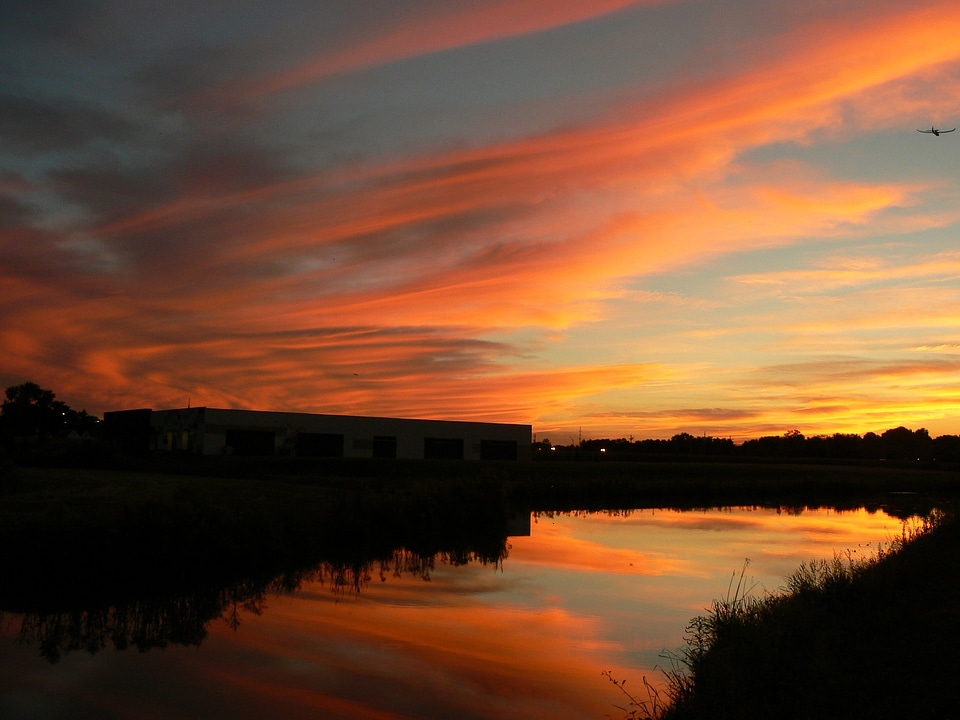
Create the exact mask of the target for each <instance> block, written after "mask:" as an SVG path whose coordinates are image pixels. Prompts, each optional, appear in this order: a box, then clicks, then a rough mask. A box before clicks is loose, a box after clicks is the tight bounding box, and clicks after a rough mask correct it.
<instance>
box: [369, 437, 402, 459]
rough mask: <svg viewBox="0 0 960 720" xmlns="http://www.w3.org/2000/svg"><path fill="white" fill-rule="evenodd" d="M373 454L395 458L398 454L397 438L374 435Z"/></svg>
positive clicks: (378, 456) (376, 456)
mask: <svg viewBox="0 0 960 720" xmlns="http://www.w3.org/2000/svg"><path fill="white" fill-rule="evenodd" d="M373 456H374V457H375V458H395V457H396V456H397V439H396V438H395V437H387V436H385V435H377V436H376V437H374V438H373Z"/></svg>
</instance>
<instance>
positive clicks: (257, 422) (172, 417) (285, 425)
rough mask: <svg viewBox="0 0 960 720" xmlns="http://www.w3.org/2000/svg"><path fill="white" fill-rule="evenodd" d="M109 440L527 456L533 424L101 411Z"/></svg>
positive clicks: (385, 454)
mask: <svg viewBox="0 0 960 720" xmlns="http://www.w3.org/2000/svg"><path fill="white" fill-rule="evenodd" d="M103 419H104V431H105V433H106V435H107V436H108V437H109V438H111V439H112V440H113V441H114V442H117V443H118V444H120V445H122V446H124V447H126V448H129V449H136V450H142V451H157V452H188V453H194V454H198V455H299V456H309V457H348V458H411V459H416V458H420V459H444V460H529V459H530V445H531V438H532V428H531V426H530V425H507V424H501V423H482V422H458V421H450V420H407V419H401V418H378V417H362V416H351V415H316V414H312V413H283V412H264V411H258V410H224V409H218V408H208V407H197V408H181V409H178V410H151V409H138V410H118V411H115V412H108V413H104V416H103Z"/></svg>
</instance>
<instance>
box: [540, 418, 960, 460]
mask: <svg viewBox="0 0 960 720" xmlns="http://www.w3.org/2000/svg"><path fill="white" fill-rule="evenodd" d="M533 456H534V458H535V459H540V460H543V459H551V460H640V459H644V458H651V457H657V458H663V459H666V458H669V459H673V460H683V459H688V458H701V459H703V458H718V459H726V460H743V461H755V460H769V459H773V460H777V461H802V462H811V461H813V462H835V461H860V462H863V461H866V462H881V461H882V462H891V463H925V464H931V463H940V464H958V463H960V436H957V435H941V436H939V437H936V438H932V437H930V433H929V432H928V431H927V430H926V429H925V428H920V429H919V430H910V429H908V428H905V427H902V426H901V427H896V428H892V429H890V430H885V431H884V432H882V433H880V434H877V433H874V432H868V433H866V434H865V435H863V436H860V435H856V434H848V433H834V434H833V435H814V436H811V437H806V436H804V434H803V433H801V432H800V431H798V430H791V431H789V432H787V433H784V434H783V435H778V436H764V437H759V438H755V439H751V440H746V441H744V442H742V443H740V444H739V445H738V444H736V443H734V442H733V440H732V439H730V438H718V437H711V436H707V435H703V436H695V435H691V434H689V433H679V434H677V435H674V436H673V437H672V438H670V439H668V440H664V439H659V440H658V439H647V440H633V439H627V438H617V439H599V440H583V441H580V442H579V443H576V444H571V445H554V444H551V443H550V441H549V440H543V441H541V442H536V443H534V445H533Z"/></svg>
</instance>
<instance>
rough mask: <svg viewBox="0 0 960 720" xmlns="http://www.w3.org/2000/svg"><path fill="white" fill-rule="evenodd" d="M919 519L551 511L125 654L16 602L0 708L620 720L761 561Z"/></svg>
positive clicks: (778, 560) (771, 583)
mask: <svg viewBox="0 0 960 720" xmlns="http://www.w3.org/2000/svg"><path fill="white" fill-rule="evenodd" d="M524 519H525V518H524ZM902 525H903V523H902V521H901V520H899V519H897V518H895V517H892V516H890V515H887V514H886V513H885V512H883V511H882V510H880V511H874V512H868V511H867V510H862V509H861V510H855V511H842V512H841V511H836V510H827V509H818V510H804V511H803V512H799V513H796V512H794V513H791V512H786V511H780V510H776V509H757V508H736V509H717V510H708V511H673V510H637V511H630V512H622V511H621V512H616V513H580V514H538V515H535V516H532V517H531V518H530V524H529V526H528V528H527V526H526V524H525V522H522V523H521V527H520V528H519V529H518V530H517V533H518V534H516V535H514V536H511V537H509V539H508V544H507V550H508V552H507V554H506V556H505V557H504V558H503V559H502V560H501V561H500V562H492V563H483V562H480V561H473V562H466V563H463V562H460V561H457V562H454V561H453V560H452V559H451V558H449V557H443V556H440V557H437V558H435V559H433V560H432V561H427V562H424V561H423V559H422V558H410V557H405V556H404V555H403V554H402V553H398V555H397V558H396V562H392V563H387V564H385V565H384V566H383V567H381V565H380V564H377V565H374V566H372V567H369V568H364V569H361V572H360V573H359V574H358V575H356V576H355V577H354V578H353V580H355V581H357V582H356V583H354V582H352V581H351V582H347V583H346V586H344V585H343V584H341V583H336V582H332V581H331V578H330V576H329V574H324V573H317V574H316V575H312V576H307V577H306V579H304V580H303V582H302V584H301V585H300V587H299V589H298V590H297V591H296V592H292V593H280V594H276V593H273V592H266V593H263V594H260V595H256V596H254V597H252V598H251V597H248V596H244V595H242V594H238V595H237V597H239V598H240V599H241V600H242V602H238V603H236V604H235V605H229V606H228V607H227V610H226V611H224V612H222V613H220V612H219V610H218V611H217V617H216V618H215V619H214V620H212V621H210V622H208V623H206V624H205V626H204V627H203V629H202V631H200V632H193V633H192V634H191V633H186V635H185V636H183V637H179V639H178V636H177V635H176V634H175V633H168V634H167V635H164V627H163V626H164V624H165V623H167V624H169V623H171V622H173V619H174V618H173V616H174V615H175V614H176V613H175V612H174V613H169V612H168V613H167V614H166V615H164V616H162V617H161V616H158V617H156V618H154V620H153V624H152V625H150V623H146V624H147V625H150V627H151V630H150V632H151V633H154V637H155V639H156V642H152V643H145V644H144V647H147V646H148V645H151V644H152V645H155V646H160V647H154V648H153V649H149V650H145V651H139V650H138V649H137V648H136V647H127V648H126V649H122V650H117V649H116V648H115V647H114V644H115V643H116V637H115V635H114V636H113V637H111V635H110V631H105V632H101V633H99V634H98V633H97V632H96V627H92V626H95V625H97V623H98V622H102V621H103V618H99V619H97V618H90V617H86V616H84V617H79V616H73V617H57V618H50V617H47V618H43V619H42V620H40V621H38V619H37V618H28V619H27V621H26V624H27V626H26V628H24V627H23V626H24V616H22V615H16V614H12V613H9V612H6V613H4V614H3V617H2V621H0V628H2V629H0V718H5V719H7V720H13V719H17V718H90V717H96V718H137V719H138V720H140V719H144V718H164V719H167V718H221V717H229V718H264V717H273V718H294V717H295V718H304V717H316V718H370V719H373V718H377V719H378V720H383V719H389V718H451V717H456V718H498V719H500V720H503V719H509V718H533V717H550V718H560V719H565V718H578V719H580V720H582V719H585V718H607V717H613V718H619V717H622V716H623V712H622V711H621V710H618V709H617V707H616V705H622V704H623V698H622V696H621V695H620V694H619V691H618V690H617V689H616V688H615V687H614V686H613V685H612V684H611V683H610V682H609V680H607V679H606V678H605V677H603V676H602V674H601V673H602V671H604V670H610V671H612V673H613V676H614V677H616V678H620V679H625V680H627V681H628V684H627V687H628V688H631V689H632V690H633V691H634V692H635V693H639V694H641V695H643V693H642V689H643V680H642V678H643V677H644V676H646V677H647V678H648V679H650V680H651V681H654V682H657V683H659V682H661V681H662V675H661V672H660V670H658V669H657V668H658V667H663V666H664V665H666V664H667V661H666V660H665V659H664V657H663V654H664V652H665V651H676V650H678V649H679V648H680V647H681V646H682V645H683V634H684V628H685V626H686V625H687V623H688V621H689V620H690V619H691V618H693V617H694V616H696V615H699V614H703V613H704V611H705V610H706V608H708V607H709V605H710V603H711V601H712V600H713V599H714V598H718V597H723V596H725V595H726V594H727V593H728V592H729V588H730V583H731V582H733V583H734V585H735V584H736V582H737V581H738V579H739V578H740V574H741V570H742V569H743V567H744V565H745V562H747V560H749V562H748V564H747V566H746V571H745V574H744V579H745V581H746V582H747V583H748V585H749V586H750V587H751V588H752V590H751V591H752V592H753V593H757V594H761V593H763V592H766V591H774V590H777V589H778V588H779V587H780V586H781V584H782V581H783V578H784V577H785V576H787V575H789V574H790V573H792V572H793V571H794V570H796V568H797V567H798V566H799V565H800V564H801V563H803V562H808V561H810V560H812V559H817V558H831V557H833V556H834V554H835V553H842V554H844V555H847V554H849V555H851V556H854V557H857V556H860V555H863V554H866V555H872V554H874V553H875V552H876V548H877V545H878V544H879V543H882V544H887V543H889V541H890V540H891V539H892V538H893V537H895V536H897V535H899V534H900V533H901V531H902ZM527 529H529V534H527ZM459 560H462V559H459ZM184 612H186V610H185V611H184ZM137 613H140V614H144V613H143V611H135V612H134V613H133V614H134V615H135V614H137ZM142 621H143V618H139V617H138V618H135V619H134V620H132V621H131V622H134V623H135V624H136V623H140V624H141V625H143V622H142ZM71 623H73V625H75V626H76V627H81V628H82V632H79V633H78V634H77V637H76V638H74V639H73V640H72V641H71V642H68V643H63V641H62V637H61V640H60V642H61V645H60V647H59V648H58V649H56V650H55V651H53V652H51V649H50V645H49V640H48V641H46V644H44V640H43V637H42V636H43V635H44V632H46V633H47V635H48V636H49V634H50V628H51V626H53V625H57V626H58V627H59V626H60V625H64V624H67V625H69V624H71ZM38 626H43V627H44V628H46V629H45V631H44V632H37V631H36V630H37V627H38ZM164 638H166V639H164ZM124 642H126V641H119V642H118V644H120V645H121V646H122V645H123V644H124ZM178 643H187V644H178ZM72 646H77V649H71V647H72ZM84 647H86V648H87V649H84ZM52 659H55V660H56V661H55V662H51V660H52Z"/></svg>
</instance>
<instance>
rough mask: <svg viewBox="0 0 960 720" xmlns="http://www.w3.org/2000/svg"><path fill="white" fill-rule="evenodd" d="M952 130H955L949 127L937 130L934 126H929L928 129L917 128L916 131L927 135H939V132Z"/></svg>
mask: <svg viewBox="0 0 960 720" xmlns="http://www.w3.org/2000/svg"><path fill="white" fill-rule="evenodd" d="M954 130H956V128H951V129H949V130H937V129H936V128H935V127H932V126H931V127H930V129H929V130H917V132H922V133H927V134H928V135H929V134H931V133H932V134H934V135H936V136H937V137H940V134H941V133H948V132H953V131H954Z"/></svg>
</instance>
